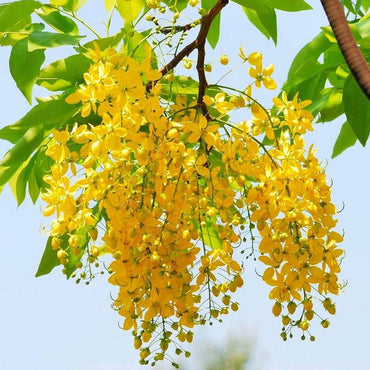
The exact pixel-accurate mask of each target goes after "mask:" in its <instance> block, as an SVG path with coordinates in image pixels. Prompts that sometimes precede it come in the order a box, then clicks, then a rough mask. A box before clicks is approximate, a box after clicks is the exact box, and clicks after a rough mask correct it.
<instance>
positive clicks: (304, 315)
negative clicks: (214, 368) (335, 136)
mask: <svg viewBox="0 0 370 370" xmlns="http://www.w3.org/2000/svg"><path fill="white" fill-rule="evenodd" d="M243 55H244V54H243ZM90 58H91V59H92V61H93V62H92V64H91V66H90V68H89V71H88V72H86V73H85V75H84V79H85V83H84V84H82V85H81V86H79V88H78V89H77V90H76V91H75V92H74V93H72V94H71V95H70V96H68V98H67V100H66V101H67V102H68V103H70V104H80V115H81V116H82V117H85V121H86V119H87V120H90V122H89V123H85V124H77V123H76V124H75V125H74V126H73V127H66V128H65V129H63V130H60V131H58V130H54V131H53V135H52V138H51V140H50V142H49V144H48V149H47V152H46V154H47V155H48V156H49V157H50V158H52V159H53V160H54V164H53V166H52V168H51V172H50V174H48V175H47V176H45V181H46V182H47V183H48V185H49V188H48V189H47V190H46V191H45V192H44V193H43V194H42V199H43V200H44V201H45V202H46V204H47V205H46V207H45V209H44V214H45V216H52V215H55V219H54V220H53V221H52V223H51V229H50V235H51V237H52V244H51V246H52V248H53V249H55V250H56V251H57V256H58V258H59V260H60V262H61V264H63V265H64V266H65V269H66V271H68V269H69V268H70V266H71V264H73V266H76V267H81V268H82V272H81V273H80V274H79V276H76V277H77V279H78V280H80V279H87V280H89V279H91V278H92V277H93V273H92V272H91V271H92V267H93V266H94V265H96V266H98V264H99V261H100V260H102V261H104V260H105V258H106V257H102V256H103V255H109V256H111V262H110V265H109V268H108V271H109V274H110V276H109V282H110V283H111V284H112V285H114V286H116V287H117V288H118V293H117V296H116V297H115V299H114V303H113V306H114V308H115V309H116V310H117V312H118V313H119V314H120V315H121V316H122V319H123V328H124V329H125V330H130V331H131V332H132V333H133V335H134V346H135V348H137V349H138V350H140V357H141V363H143V364H146V363H149V361H154V362H155V361H156V360H161V359H163V358H164V357H165V356H166V352H167V350H168V348H169V346H170V345H172V346H174V348H175V352H176V354H180V353H182V352H184V351H185V350H184V348H183V345H182V342H185V341H187V342H191V341H192V337H193V333H192V328H193V327H194V326H196V325H204V324H205V323H206V322H208V321H210V320H212V319H219V317H220V315H223V314H227V313H228V312H229V311H230V310H237V309H238V303H237V302H235V301H234V300H233V299H232V296H233V293H234V292H235V291H236V289H238V288H239V287H241V286H242V285H243V279H242V277H241V273H242V270H243V268H242V267H243V265H244V264H243V262H242V254H240V253H237V252H238V251H239V250H241V249H242V248H241V246H240V245H241V243H242V242H243V241H245V242H248V238H249V241H250V242H251V248H252V251H251V253H252V254H253V253H256V254H259V260H260V261H261V262H262V264H263V265H264V266H266V269H265V272H264V273H263V276H262V278H263V280H264V281H265V282H266V283H267V284H268V285H270V286H271V292H270V298H271V299H273V300H274V301H275V304H274V307H273V313H274V314H275V315H276V316H279V315H282V320H283V323H284V325H285V327H286V329H284V331H283V336H284V338H285V337H286V335H287V334H289V333H290V330H291V328H292V327H294V326H298V327H300V328H301V329H302V330H307V329H308V326H309V321H311V320H312V319H313V318H314V317H315V316H317V317H320V316H319V314H318V313H317V312H318V308H317V307H316V306H315V307H314V306H313V302H314V297H315V296H317V297H318V298H320V299H321V300H322V302H323V307H324V309H325V310H327V311H328V312H329V313H331V314H332V313H334V312H335V306H334V304H333V303H332V301H331V298H330V297H329V295H330V294H331V295H336V294H338V291H339V289H340V285H339V283H338V278H337V274H338V273H339V272H340V266H339V265H340V257H341V254H342V251H341V250H340V249H338V248H337V243H339V242H340V241H341V239H342V237H341V235H339V234H338V233H337V232H335V231H334V229H333V228H334V227H335V224H336V221H335V220H334V219H333V217H334V215H335V212H336V211H335V207H334V205H333V204H332V203H331V200H330V187H329V185H328V184H327V182H326V178H325V173H324V170H323V169H322V168H321V166H320V163H319V162H318V160H317V158H316V157H315V156H314V150H313V149H312V148H310V149H309V151H308V152H306V150H305V146H304V140H303V137H302V134H304V133H305V132H306V131H307V130H310V129H312V127H311V121H312V116H311V115H310V114H309V113H308V112H307V111H305V110H304V108H305V106H306V105H307V104H308V103H307V102H300V101H299V100H298V97H295V98H294V100H293V101H291V102H290V101H288V100H287V97H286V96H285V95H283V96H282V98H281V99H277V98H276V99H275V100H274V104H275V109H274V111H277V115H276V116H275V117H272V116H271V112H270V111H269V110H266V109H265V108H262V106H260V105H259V104H257V103H256V102H255V103H253V104H252V106H249V108H251V111H252V116H253V117H252V119H251V121H248V122H242V123H240V124H239V125H237V126H234V127H233V128H232V129H231V130H228V128H227V127H228V123H227V122H223V121H222V118H223V117H225V116H226V115H227V114H228V113H230V112H231V111H232V110H233V109H235V108H243V109H247V107H246V106H245V100H244V98H243V96H242V92H241V95H240V96H233V97H230V96H228V95H227V94H226V92H219V91H218V92H217V94H215V95H214V96H208V95H207V96H205V98H204V102H205V103H206V104H207V105H208V108H209V109H213V108H214V111H215V112H218V114H219V118H218V119H215V120H212V119H211V118H210V117H206V116H203V115H202V114H200V113H199V112H198V111H197V110H196V109H194V108H195V105H194V102H193V101H191V100H190V99H188V98H187V97H182V96H179V95H178V96H177V97H176V99H173V100H172V101H171V103H170V104H167V105H164V104H162V102H161V85H160V83H157V84H156V85H155V87H154V81H157V80H160V78H161V77H162V74H161V73H160V72H159V71H157V70H155V69H152V67H151V66H152V64H151V52H150V50H149V49H147V53H146V57H145V59H144V60H143V61H141V62H140V63H139V62H137V61H136V60H134V59H133V58H131V57H129V56H126V55H123V54H119V53H117V52H116V51H114V50H106V51H100V50H99V49H98V48H96V49H95V50H91V51H90ZM247 59H248V62H249V63H250V64H251V65H252V66H254V67H253V68H252V69H253V71H250V74H252V75H253V76H252V77H254V78H256V85H257V86H258V87H259V85H258V83H259V84H260V83H261V82H262V83H263V84H264V85H265V86H266V87H267V88H272V87H273V85H274V81H273V80H272V78H271V77H270V76H271V73H272V70H273V68H270V67H269V68H267V69H265V70H262V69H261V68H262V56H261V54H259V53H253V54H251V55H250V56H249V57H248V58H247ZM148 86H150V87H151V88H152V89H150V88H148ZM153 87H154V88H153ZM248 91H250V90H248ZM246 100H247V101H250V97H249V96H247V97H246ZM249 108H248V109H249ZM222 130H226V131H227V135H226V136H225V135H223V134H222ZM260 135H266V137H267V138H268V139H269V142H270V143H271V144H269V145H268V146H264V145H262V144H261V141H260V139H259V138H258V137H259V136H260ZM255 228H256V229H257V230H258V232H259V234H260V237H261V240H260V244H259V251H257V250H255V249H254V243H255V240H256V236H255V235H254V233H255V231H254V230H255ZM83 255H85V256H86V259H85V264H84V265H83V263H82V262H80V260H81V258H82V256H83ZM82 260H83V259H82ZM76 261H77V262H76ZM316 293H317V294H316ZM300 306H301V307H302V309H301V310H300V311H301V314H300V315H299V316H298V317H296V316H294V314H295V312H296V311H297V312H298V308H299V307H300ZM283 309H284V311H283ZM325 322H326V321H325ZM185 355H186V356H187V355H188V352H187V351H185Z"/></svg>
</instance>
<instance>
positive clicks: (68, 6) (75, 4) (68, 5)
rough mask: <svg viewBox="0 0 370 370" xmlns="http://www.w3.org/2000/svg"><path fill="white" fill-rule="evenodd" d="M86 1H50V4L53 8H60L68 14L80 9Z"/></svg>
mask: <svg viewBox="0 0 370 370" xmlns="http://www.w3.org/2000/svg"><path fill="white" fill-rule="evenodd" d="M86 1H87V0H50V4H51V5H54V6H60V7H62V8H63V9H64V10H67V11H68V12H75V11H76V10H78V9H80V8H81V6H82V5H83V4H85V3H86Z"/></svg>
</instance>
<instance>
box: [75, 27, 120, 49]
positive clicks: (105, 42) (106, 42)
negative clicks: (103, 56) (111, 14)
mask: <svg viewBox="0 0 370 370" xmlns="http://www.w3.org/2000/svg"><path fill="white" fill-rule="evenodd" d="M125 33H126V30H125V29H124V28H122V29H121V31H120V32H118V33H116V34H115V35H113V36H110V37H104V38H101V39H95V40H92V41H89V42H88V43H86V44H84V45H83V48H76V50H78V51H79V52H81V53H85V52H86V49H94V44H97V45H98V46H99V48H100V50H105V49H108V48H115V47H117V46H118V45H119V43H120V42H121V41H122V39H123V37H124V35H125Z"/></svg>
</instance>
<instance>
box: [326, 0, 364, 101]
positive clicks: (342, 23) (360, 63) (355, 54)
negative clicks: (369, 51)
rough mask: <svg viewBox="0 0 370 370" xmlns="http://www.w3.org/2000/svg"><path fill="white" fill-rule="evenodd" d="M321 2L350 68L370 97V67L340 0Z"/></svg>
mask: <svg viewBox="0 0 370 370" xmlns="http://www.w3.org/2000/svg"><path fill="white" fill-rule="evenodd" d="M321 4H322V6H323V8H324V10H325V13H326V16H327V17H328V19H329V23H330V25H331V28H332V29H333V32H334V35H335V38H336V39H337V41H338V45H339V47H340V50H341V51H342V54H343V56H344V59H345V60H346V62H347V64H348V67H349V69H350V70H351V72H352V74H353V76H354V78H355V79H356V81H357V83H358V84H359V86H360V87H361V89H362V91H363V92H364V93H365V95H366V96H367V98H368V99H370V68H369V67H368V65H367V63H366V60H365V58H364V56H363V55H362V54H361V51H360V49H359V48H358V46H357V44H356V41H355V39H354V37H353V35H352V32H351V29H350V28H349V26H348V23H347V20H346V17H345V15H344V12H343V9H342V6H341V5H340V3H339V0H321Z"/></svg>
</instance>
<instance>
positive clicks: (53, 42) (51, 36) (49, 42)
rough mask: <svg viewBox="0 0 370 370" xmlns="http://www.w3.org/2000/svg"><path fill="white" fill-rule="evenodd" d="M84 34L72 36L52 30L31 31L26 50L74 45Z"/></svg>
mask: <svg viewBox="0 0 370 370" xmlns="http://www.w3.org/2000/svg"><path fill="white" fill-rule="evenodd" d="M83 37H85V36H72V35H68V34H61V33H53V32H33V33H31V34H30V37H29V42H28V50H29V51H34V50H38V49H46V48H55V47H58V46H63V45H76V44H77V43H78V42H79V41H80V40H81V39H82V38H83Z"/></svg>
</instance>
